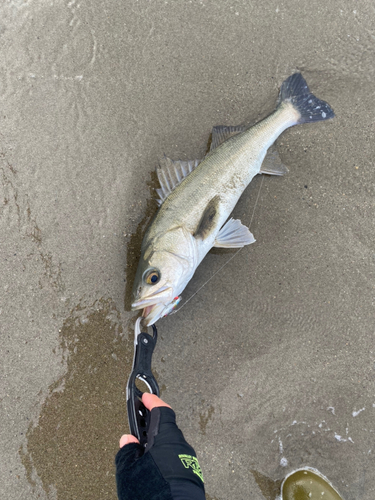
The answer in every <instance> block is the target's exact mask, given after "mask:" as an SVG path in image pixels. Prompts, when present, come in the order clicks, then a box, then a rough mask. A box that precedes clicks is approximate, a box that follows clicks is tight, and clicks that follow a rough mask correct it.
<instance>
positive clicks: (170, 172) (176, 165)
mask: <svg viewBox="0 0 375 500" xmlns="http://www.w3.org/2000/svg"><path fill="white" fill-rule="evenodd" d="M201 161H202V160H190V161H181V160H171V159H170V158H168V157H167V156H164V157H163V158H162V159H161V160H160V162H159V166H158V167H156V175H157V176H158V179H159V183H160V189H156V192H157V193H158V195H159V199H158V200H157V202H158V205H161V204H162V203H163V201H164V200H165V199H166V198H167V197H168V196H169V195H170V194H171V192H172V191H173V190H174V189H175V188H176V187H177V186H178V185H179V184H181V182H182V181H183V180H184V179H185V178H186V177H187V176H188V175H189V174H190V173H191V172H192V171H193V170H194V169H195V168H196V167H197V166H198V165H199V163H200V162H201Z"/></svg>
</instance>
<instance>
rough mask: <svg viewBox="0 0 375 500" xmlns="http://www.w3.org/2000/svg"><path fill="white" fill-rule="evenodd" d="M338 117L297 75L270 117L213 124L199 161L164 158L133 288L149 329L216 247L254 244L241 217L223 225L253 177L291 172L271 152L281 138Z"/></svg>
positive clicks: (282, 91)
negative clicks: (290, 131)
mask: <svg viewBox="0 0 375 500" xmlns="http://www.w3.org/2000/svg"><path fill="white" fill-rule="evenodd" d="M333 117H334V113H333V111H332V109H331V108H330V106H329V105H328V104H327V103H326V102H324V101H321V100H320V99H318V98H317V97H315V96H314V95H313V94H312V93H311V92H310V90H309V88H308V86H307V84H306V82H305V80H304V78H303V77H302V75H301V74H300V73H296V74H294V75H292V76H290V77H289V78H288V79H287V80H285V81H284V83H283V84H282V86H281V89H280V95H279V104H278V106H277V109H276V110H275V111H274V112H273V113H272V114H271V115H270V116H268V117H267V118H265V119H264V120H262V121H261V122H259V123H257V124H256V125H254V126H253V127H251V128H249V129H247V130H244V129H243V128H242V127H215V128H214V129H213V133H212V148H211V151H210V152H209V153H208V155H207V156H206V157H205V158H204V159H203V160H202V161H201V162H199V161H197V160H196V161H195V162H188V163H187V162H178V161H172V160H169V159H168V158H165V159H164V164H163V165H161V166H160V167H159V169H158V170H157V174H158V178H159V181H160V183H161V189H159V190H158V194H159V196H160V202H161V206H160V208H159V210H158V212H157V214H156V216H155V217H154V219H153V220H152V222H151V224H150V226H149V227H148V229H147V231H146V234H145V236H144V239H143V242H142V247H141V258H140V261H139V264H138V269H137V273H136V277H135V282H134V287H133V295H134V302H133V304H132V308H133V309H134V310H137V309H144V311H143V316H145V324H146V325H151V324H153V323H155V322H156V321H157V320H158V319H159V318H160V317H162V316H164V315H165V314H167V313H168V312H170V311H171V309H172V306H173V304H174V302H175V301H176V298H177V297H179V296H180V294H181V292H182V291H183V290H184V288H185V287H186V285H187V283H188V282H189V281H190V279H191V278H192V276H193V275H194V272H195V270H196V268H197V267H198V265H199V264H200V262H201V261H202V260H203V259H204V257H205V256H206V254H207V253H208V252H209V250H210V249H211V248H212V247H214V246H217V247H224V248H240V247H243V246H245V245H249V244H251V243H253V242H254V241H255V239H254V237H253V235H252V234H251V233H250V231H249V229H248V228H247V227H246V226H244V225H242V224H241V222H240V221H239V220H233V219H230V220H229V221H228V222H226V221H227V219H228V217H229V215H230V213H231V212H232V210H233V208H234V207H235V205H236V203H237V202H238V200H239V198H240V196H241V194H242V193H243V191H244V190H245V188H246V187H247V186H248V185H249V183H250V182H251V180H252V179H253V178H254V176H255V175H257V174H259V173H268V174H272V175H283V174H284V173H285V172H286V169H285V167H284V166H283V165H282V163H281V161H280V159H279V158H277V155H276V156H275V152H274V151H273V152H271V153H267V151H268V150H269V148H270V146H271V145H272V144H273V143H274V142H275V140H276V139H277V138H278V137H279V135H280V134H281V133H282V132H283V131H284V130H286V129H287V128H289V127H291V126H293V125H297V124H302V123H309V122H310V123H312V122H316V121H322V120H327V119H330V118H333ZM225 222H226V223H225ZM151 275H152V276H153V280H152V282H151V280H150V276H151ZM155 276H156V277H157V279H156V278H155Z"/></svg>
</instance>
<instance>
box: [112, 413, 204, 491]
mask: <svg viewBox="0 0 375 500" xmlns="http://www.w3.org/2000/svg"><path fill="white" fill-rule="evenodd" d="M150 417H151V419H150V426H149V431H148V443H147V446H146V451H145V452H144V449H143V447H142V446H141V445H139V444H135V443H132V444H128V445H126V446H124V447H123V448H121V449H120V450H119V452H118V453H117V456H116V482H117V494H118V497H119V500H205V495H204V484H203V476H202V471H201V469H200V466H199V463H198V460H197V457H196V454H195V451H194V449H193V448H192V447H191V446H190V445H189V444H188V443H187V442H186V440H185V438H184V435H183V434H182V432H181V431H180V429H179V428H178V427H177V425H176V416H175V413H174V411H173V410H171V409H170V408H166V407H160V408H154V409H153V410H152V411H151V415H150Z"/></svg>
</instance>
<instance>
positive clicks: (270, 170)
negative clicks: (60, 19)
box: [259, 144, 289, 175]
mask: <svg viewBox="0 0 375 500" xmlns="http://www.w3.org/2000/svg"><path fill="white" fill-rule="evenodd" d="M288 172H289V170H288V168H287V167H286V166H285V165H284V164H283V162H282V161H281V158H280V155H279V153H278V151H277V147H276V144H273V145H272V146H271V147H270V148H268V151H267V154H266V156H265V158H264V160H263V163H262V166H261V167H260V172H259V173H260V174H268V175H285V174H286V173H288Z"/></svg>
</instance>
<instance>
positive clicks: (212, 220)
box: [194, 196, 220, 240]
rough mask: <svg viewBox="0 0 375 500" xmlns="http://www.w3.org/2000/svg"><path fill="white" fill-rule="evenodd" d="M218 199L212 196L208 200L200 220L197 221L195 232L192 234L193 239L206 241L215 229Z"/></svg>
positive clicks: (217, 215)
mask: <svg viewBox="0 0 375 500" xmlns="http://www.w3.org/2000/svg"><path fill="white" fill-rule="evenodd" d="M219 203H220V197H219V196H214V197H213V198H212V200H210V201H209V202H208V204H207V206H206V208H205V210H204V212H203V215H202V218H201V220H200V221H199V224H198V227H197V230H196V231H195V233H194V237H195V238H201V239H202V240H204V239H206V238H207V236H209V235H210V234H211V232H212V231H214V229H215V228H216V223H217V219H218V217H219Z"/></svg>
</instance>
